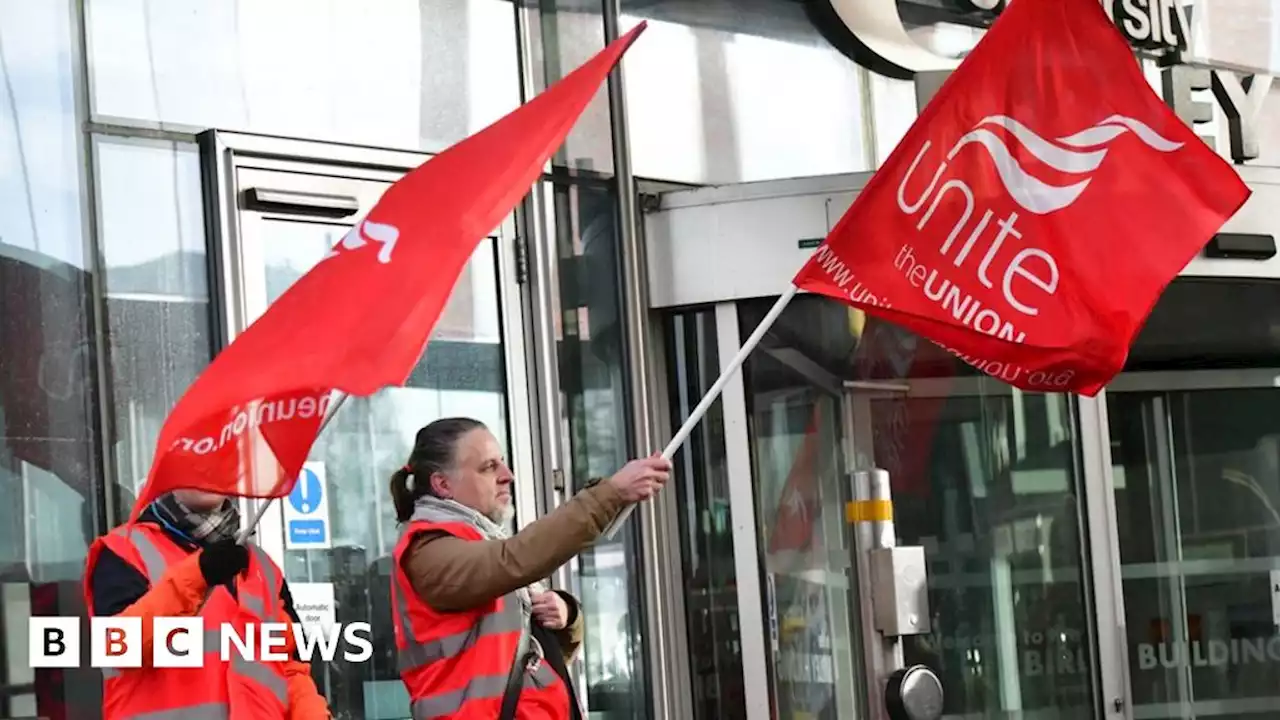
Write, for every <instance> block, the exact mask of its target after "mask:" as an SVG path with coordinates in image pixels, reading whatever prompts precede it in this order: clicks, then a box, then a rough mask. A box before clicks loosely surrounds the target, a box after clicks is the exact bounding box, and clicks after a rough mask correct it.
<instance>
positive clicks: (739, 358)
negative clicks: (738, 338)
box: [604, 285, 800, 540]
mask: <svg viewBox="0 0 1280 720" xmlns="http://www.w3.org/2000/svg"><path fill="white" fill-rule="evenodd" d="M799 290H800V288H798V287H796V286H795V285H792V286H791V287H789V288H787V291H786V292H784V293H782V296H781V297H779V298H778V301H777V302H775V303H774V304H773V307H772V308H770V309H769V312H768V313H767V314H766V315H765V316H764V319H763V320H761V321H760V324H759V325H757V326H756V329H755V331H754V332H752V333H751V336H750V337H748V338H747V341H746V342H744V343H742V347H741V348H738V352H737V354H736V355H734V356H733V358H732V359H731V360H729V364H728V365H726V366H725V368H724V370H722V371H721V372H720V377H719V378H717V379H716V381H715V383H714V384H712V386H711V389H710V390H708V391H707V394H706V395H703V396H702V400H701V401H700V402H699V403H698V405H697V407H695V408H694V409H693V412H691V413H689V418H688V419H687V420H685V421H684V425H681V426H680V430H679V431H677V432H676V434H675V436H674V437H672V438H671V442H669V443H667V447H666V449H664V450H663V451H662V459H663V460H670V459H671V458H672V457H674V456H675V454H676V451H677V450H679V449H680V446H681V445H683V444H684V441H685V440H688V439H689V435H690V434H691V433H692V432H693V428H694V427H695V426H697V424H698V422H699V421H700V420H702V416H703V415H706V414H707V410H710V409H711V404H712V403H714V402H715V401H716V399H717V398H719V397H720V393H721V392H722V391H723V390H724V386H725V385H726V384H728V382H729V378H731V377H733V374H734V373H736V372H737V371H738V369H739V368H741V367H742V363H743V362H745V361H746V359H747V356H748V355H750V354H751V351H752V350H755V349H756V345H759V344H760V340H761V339H762V338H764V334H765V333H767V332H769V328H771V327H773V323H774V322H775V321H777V319H778V317H779V316H780V315H782V311H783V310H785V309H786V307H787V304H788V303H790V302H791V299H792V298H794V297H795V296H796V293H797V292H799ZM635 509H636V506H635V505H630V506H628V507H627V508H626V509H624V510H623V511H622V512H621V513H619V514H618V517H617V518H616V519H614V521H613V523H612V524H610V525H609V527H607V528H605V531H604V537H605V538H607V539H610V540H611V539H613V536H614V535H616V534H617V532H618V528H620V527H622V523H624V522H626V521H627V518H629V517H631V513H632V512H634V511H635Z"/></svg>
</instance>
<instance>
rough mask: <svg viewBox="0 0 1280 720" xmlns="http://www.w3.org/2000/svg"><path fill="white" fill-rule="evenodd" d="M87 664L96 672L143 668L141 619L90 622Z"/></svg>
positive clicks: (128, 618) (100, 618) (129, 618)
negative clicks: (96, 669)
mask: <svg viewBox="0 0 1280 720" xmlns="http://www.w3.org/2000/svg"><path fill="white" fill-rule="evenodd" d="M89 660H90V663H91V664H92V665H93V666H94V667H99V668H106V667H109V668H136V667H142V618H136V617H96V618H92V623H91V627H90V630H89Z"/></svg>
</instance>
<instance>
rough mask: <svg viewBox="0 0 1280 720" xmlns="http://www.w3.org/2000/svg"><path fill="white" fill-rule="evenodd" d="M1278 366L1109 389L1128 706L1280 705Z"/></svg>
mask: <svg viewBox="0 0 1280 720" xmlns="http://www.w3.org/2000/svg"><path fill="white" fill-rule="evenodd" d="M1277 377H1280V369H1261V370H1249V371H1192V372H1179V373H1147V374H1141V375H1126V376H1122V377H1121V378H1120V379H1118V380H1117V381H1116V382H1115V383H1114V384H1113V385H1112V387H1111V388H1109V389H1108V392H1107V416H1108V419H1109V424H1110V441H1111V462H1112V475H1113V477H1114V497H1115V507H1116V515H1117V532H1118V536H1119V553H1120V579H1121V585H1122V587H1123V599H1124V613H1125V625H1126V628H1127V638H1126V642H1127V646H1128V647H1127V650H1128V666H1129V679H1130V688H1131V697H1132V702H1133V706H1134V707H1133V717H1134V718H1210V717H1212V718H1230V719H1233V720H1235V719H1238V720H1245V719H1246V718H1247V719H1248V720H1254V719H1259V720H1260V719H1261V718H1264V717H1267V718H1273V717H1276V716H1277V715H1278V714H1280V387H1277V386H1276V378H1277Z"/></svg>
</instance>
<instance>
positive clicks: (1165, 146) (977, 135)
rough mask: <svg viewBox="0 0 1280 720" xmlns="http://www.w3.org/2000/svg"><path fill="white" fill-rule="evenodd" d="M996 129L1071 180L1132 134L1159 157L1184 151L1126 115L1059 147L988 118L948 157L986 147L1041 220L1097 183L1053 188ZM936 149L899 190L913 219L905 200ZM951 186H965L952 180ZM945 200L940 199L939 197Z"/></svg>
mask: <svg viewBox="0 0 1280 720" xmlns="http://www.w3.org/2000/svg"><path fill="white" fill-rule="evenodd" d="M992 127H1000V128H1004V129H1005V130H1007V131H1008V133H1009V135H1011V136H1012V137H1013V138H1015V139H1016V140H1017V141H1018V142H1019V143H1020V144H1021V145H1022V147H1024V148H1026V151H1027V153H1029V154H1030V155H1031V156H1032V157H1034V158H1035V159H1036V160H1038V161H1040V162H1041V163H1043V164H1044V165H1046V166H1048V167H1050V168H1052V169H1054V170H1057V171H1058V172H1061V173H1065V174H1068V175H1084V174H1087V173H1092V172H1094V171H1095V170H1097V169H1098V168H1099V167H1100V166H1101V165H1102V161H1103V159H1105V158H1106V156H1107V153H1108V151H1109V148H1108V147H1107V146H1108V145H1110V144H1111V143H1112V142H1113V141H1114V140H1115V139H1116V138H1118V137H1120V136H1121V135H1124V134H1125V133H1127V132H1132V133H1133V134H1134V136H1136V137H1137V138H1138V139H1139V140H1141V141H1142V142H1143V143H1144V144H1146V145H1147V147H1150V148H1151V149H1153V150H1157V151H1159V152H1166V153H1167V152H1173V151H1175V150H1177V149H1178V148H1181V147H1182V145H1183V143H1180V142H1174V141H1172V140H1169V139H1167V138H1165V137H1163V136H1162V135H1160V134H1159V133H1157V132H1156V131H1155V130H1152V129H1151V127H1149V126H1148V125H1147V124H1146V123H1144V122H1142V121H1141V120H1135V119H1134V118H1131V117H1125V116H1123V115H1112V116H1110V117H1108V118H1106V119H1104V120H1102V122H1099V123H1098V124H1096V125H1094V126H1093V127H1090V128H1085V129H1084V130H1081V131H1080V132H1077V133H1075V134H1072V135H1067V136H1065V137H1060V138H1057V139H1056V141H1054V140H1046V139H1045V138H1043V137H1041V136H1040V135H1039V134H1037V133H1036V132H1035V131H1034V130H1031V129H1030V128H1028V127H1027V126H1026V125H1023V124H1022V123H1020V122H1018V121H1017V120H1015V119H1014V118H1011V117H1009V116H1007V115H989V116H987V117H985V118H983V119H981V120H979V121H978V122H977V124H975V125H974V127H973V129H972V130H970V131H969V132H968V133H966V134H965V135H964V136H963V137H961V138H960V139H959V140H957V141H956V143H955V145H953V146H952V147H951V150H950V151H949V152H948V153H947V161H948V162H949V161H952V160H954V159H955V157H956V155H957V154H958V153H959V152H960V151H961V150H962V149H964V148H965V146H967V145H971V144H974V143H976V144H978V145H981V146H982V147H983V148H984V149H985V150H986V151H987V154H988V155H990V156H991V160H992V162H993V163H995V168H996V173H997V174H999V176H1000V181H1001V183H1003V184H1004V188H1005V190H1006V191H1007V192H1008V193H1009V196H1010V197H1012V198H1013V200H1014V202H1016V203H1018V204H1019V205H1020V206H1022V208H1023V209H1024V210H1026V211H1027V212H1031V213H1035V214H1037V215H1045V214H1047V213H1051V212H1055V211H1057V210H1061V209H1063V208H1065V207H1067V206H1069V205H1071V204H1072V203H1074V202H1075V201H1076V199H1077V198H1079V197H1080V194H1081V193H1082V192H1084V189H1085V187H1086V186H1088V185H1089V183H1090V182H1091V181H1092V178H1091V177H1086V178H1085V179H1084V180H1081V181H1079V182H1076V183H1072V184H1069V185H1053V184H1050V183H1047V182H1045V181H1043V180H1041V179H1039V178H1037V177H1036V176H1035V175H1033V174H1032V173H1031V172H1029V171H1028V170H1026V169H1025V168H1023V167H1022V165H1021V164H1020V163H1019V162H1018V161H1017V159H1015V158H1014V154H1013V153H1012V152H1011V151H1010V150H1009V146H1008V144H1007V143H1006V141H1005V139H1004V138H1003V137H1002V136H1001V135H999V134H997V133H995V132H993V131H992V130H991V129H990V128H992ZM931 144H932V142H931V141H929V140H926V141H925V142H924V145H923V146H922V147H921V148H920V152H919V153H917V154H916V159H915V161H914V162H912V163H911V167H910V169H908V170H907V174H906V175H905V176H904V177H903V179H902V184H900V185H899V186H898V205H899V207H901V208H902V210H903V212H906V213H907V214H908V215H910V214H912V213H913V212H914V211H915V209H918V207H919V206H918V205H917V206H915V208H914V209H910V210H909V209H908V208H907V207H906V202H905V201H904V199H903V193H904V191H905V187H906V183H907V180H908V179H909V178H910V177H911V175H912V174H914V173H915V170H916V166H917V165H919V163H920V160H921V158H923V157H924V154H925V153H926V152H927V151H928V150H929V147H930V146H931ZM946 169H947V163H946V162H944V163H942V164H941V165H940V166H939V167H938V170H937V171H936V172H935V173H934V175H933V179H932V180H931V181H930V184H929V191H932V189H933V187H934V185H936V184H937V182H938V179H939V178H940V177H941V175H942V173H943V171H944V170H946ZM952 182H960V181H958V180H953V181H952ZM945 187H946V186H944V188H945ZM929 191H926V193H925V194H926V195H928V193H929ZM940 195H941V193H939V196H940ZM936 206H937V200H936V199H935V201H934V206H933V207H931V208H930V212H932V211H933V209H934V208H935V207H936Z"/></svg>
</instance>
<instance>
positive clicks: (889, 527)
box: [846, 468, 903, 720]
mask: <svg viewBox="0 0 1280 720" xmlns="http://www.w3.org/2000/svg"><path fill="white" fill-rule="evenodd" d="M853 498H854V500H853V502H852V503H850V504H849V507H848V511H847V513H846V515H847V516H848V519H849V520H850V521H851V522H853V523H854V528H855V529H854V537H855V546H854V547H855V550H856V552H857V559H856V561H855V562H854V567H855V568H856V569H857V574H858V598H859V601H860V602H859V605H860V606H861V607H860V608H859V609H860V611H861V615H862V647H863V666H864V668H865V672H866V677H867V702H868V704H869V705H870V708H869V709H870V715H869V717H870V718H871V719H872V720H883V719H884V718H886V717H887V715H886V711H885V702H884V688H885V681H886V680H887V679H888V677H889V674H890V673H892V672H893V671H895V670H897V669H899V668H901V667H902V664H903V661H902V643H901V642H900V641H899V640H898V638H896V637H886V636H885V635H882V634H881V633H879V632H877V630H876V612H875V591H876V587H875V583H874V581H873V578H872V572H873V570H872V553H873V551H875V550H877V549H882V548H892V547H894V546H895V545H897V539H896V538H895V537H894V529H893V499H892V497H891V495H890V490H889V473H888V472H887V471H885V470H882V469H880V468H875V469H872V470H858V471H855V472H854V473H853Z"/></svg>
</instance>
